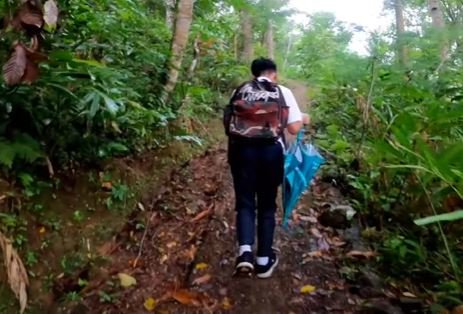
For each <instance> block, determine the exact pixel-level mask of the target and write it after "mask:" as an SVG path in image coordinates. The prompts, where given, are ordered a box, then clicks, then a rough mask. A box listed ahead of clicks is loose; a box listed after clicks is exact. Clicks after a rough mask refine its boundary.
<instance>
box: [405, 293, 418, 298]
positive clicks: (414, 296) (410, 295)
mask: <svg viewBox="0 0 463 314" xmlns="http://www.w3.org/2000/svg"><path fill="white" fill-rule="evenodd" d="M402 295H403V296H404V297H406V298H413V299H416V295H414V294H413V293H411V292H404V293H402Z"/></svg>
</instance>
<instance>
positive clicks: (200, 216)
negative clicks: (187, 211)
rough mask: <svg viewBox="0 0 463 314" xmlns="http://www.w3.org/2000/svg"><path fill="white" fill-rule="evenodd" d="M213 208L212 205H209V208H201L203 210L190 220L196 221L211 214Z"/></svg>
mask: <svg viewBox="0 0 463 314" xmlns="http://www.w3.org/2000/svg"><path fill="white" fill-rule="evenodd" d="M213 209H214V205H211V206H209V208H207V209H205V210H203V211H202V212H200V213H199V214H198V215H196V217H194V218H193V219H192V220H191V222H198V221H200V220H201V219H204V218H206V217H207V216H209V215H210V214H212V211H213Z"/></svg>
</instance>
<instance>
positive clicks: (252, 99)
mask: <svg viewBox="0 0 463 314" xmlns="http://www.w3.org/2000/svg"><path fill="white" fill-rule="evenodd" d="M288 113H289V107H288V106H287V105H286V101H285V98H284V96H283V93H282V91H281V88H280V87H279V86H278V85H276V84H274V83H270V82H259V81H257V80H253V81H250V82H246V83H244V84H243V85H241V86H240V87H238V88H237V89H236V91H235V92H234V94H233V96H232V98H231V100H230V104H229V105H228V106H227V108H226V109H225V113H224V127H225V131H226V133H227V135H228V136H232V137H241V138H248V139H262V140H276V139H278V138H280V137H282V136H283V131H284V129H285V127H286V125H287V121H288Z"/></svg>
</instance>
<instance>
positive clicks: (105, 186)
mask: <svg viewBox="0 0 463 314" xmlns="http://www.w3.org/2000/svg"><path fill="white" fill-rule="evenodd" d="M101 187H102V188H103V190H105V191H111V190H112V189H113V184H112V183H111V182H103V183H102V184H101Z"/></svg>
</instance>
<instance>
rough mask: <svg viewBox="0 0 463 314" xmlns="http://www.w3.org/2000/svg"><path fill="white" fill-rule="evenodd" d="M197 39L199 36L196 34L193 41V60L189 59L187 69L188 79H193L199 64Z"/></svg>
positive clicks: (199, 52)
mask: <svg viewBox="0 0 463 314" xmlns="http://www.w3.org/2000/svg"><path fill="white" fill-rule="evenodd" d="M199 40H200V39H199V36H196V38H195V41H194V42H193V61H191V65H190V68H189V69H188V81H191V80H192V79H193V76H194V74H195V71H196V69H197V68H198V66H199V58H200V56H201V51H200V48H199Z"/></svg>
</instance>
